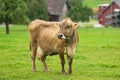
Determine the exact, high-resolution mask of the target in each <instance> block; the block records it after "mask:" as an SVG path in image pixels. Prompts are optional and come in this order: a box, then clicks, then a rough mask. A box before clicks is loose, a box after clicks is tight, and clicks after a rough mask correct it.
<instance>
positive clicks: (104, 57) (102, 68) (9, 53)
mask: <svg viewBox="0 0 120 80" xmlns="http://www.w3.org/2000/svg"><path fill="white" fill-rule="evenodd" d="M10 30H11V34H9V35H6V34H5V32H4V31H5V29H4V27H0V80H119V79H120V29H119V28H79V29H78V33H79V39H80V42H79V44H78V46H77V49H76V54H75V56H74V60H73V73H72V74H71V75H70V74H66V75H63V74H61V73H60V69H61V66H60V60H59V56H52V57H51V56H48V57H47V65H48V67H49V70H50V71H49V72H44V71H43V66H42V64H41V62H40V61H39V60H36V66H37V72H35V73H33V72H32V71H31V59H30V51H29V38H28V37H29V36H28V32H27V26H22V25H20V26H18V25H17V26H16V25H14V27H11V28H10ZM65 69H66V72H67V69H68V64H67V60H66V65H65Z"/></svg>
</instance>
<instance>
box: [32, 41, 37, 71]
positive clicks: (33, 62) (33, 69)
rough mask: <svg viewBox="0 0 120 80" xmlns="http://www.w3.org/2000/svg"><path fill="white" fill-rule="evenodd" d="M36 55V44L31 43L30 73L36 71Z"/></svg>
mask: <svg viewBox="0 0 120 80" xmlns="http://www.w3.org/2000/svg"><path fill="white" fill-rule="evenodd" d="M36 53H37V43H35V42H34V43H31V59H32V71H33V72H35V71H36V66H35V59H36Z"/></svg>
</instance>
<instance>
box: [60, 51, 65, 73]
mask: <svg viewBox="0 0 120 80" xmlns="http://www.w3.org/2000/svg"><path fill="white" fill-rule="evenodd" d="M59 56H60V60H61V65H62V69H61V72H62V73H63V74H65V69H64V65H65V59H64V53H60V54H59Z"/></svg>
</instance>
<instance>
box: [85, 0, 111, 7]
mask: <svg viewBox="0 0 120 80" xmlns="http://www.w3.org/2000/svg"><path fill="white" fill-rule="evenodd" d="M110 2H111V0H83V4H84V5H87V6H88V7H90V8H97V7H98V5H100V4H108V3H110Z"/></svg>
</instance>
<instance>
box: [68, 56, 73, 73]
mask: <svg viewBox="0 0 120 80" xmlns="http://www.w3.org/2000/svg"><path fill="white" fill-rule="evenodd" d="M72 61H73V58H71V57H68V64H69V68H68V72H69V73H70V74H71V73H72Z"/></svg>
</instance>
